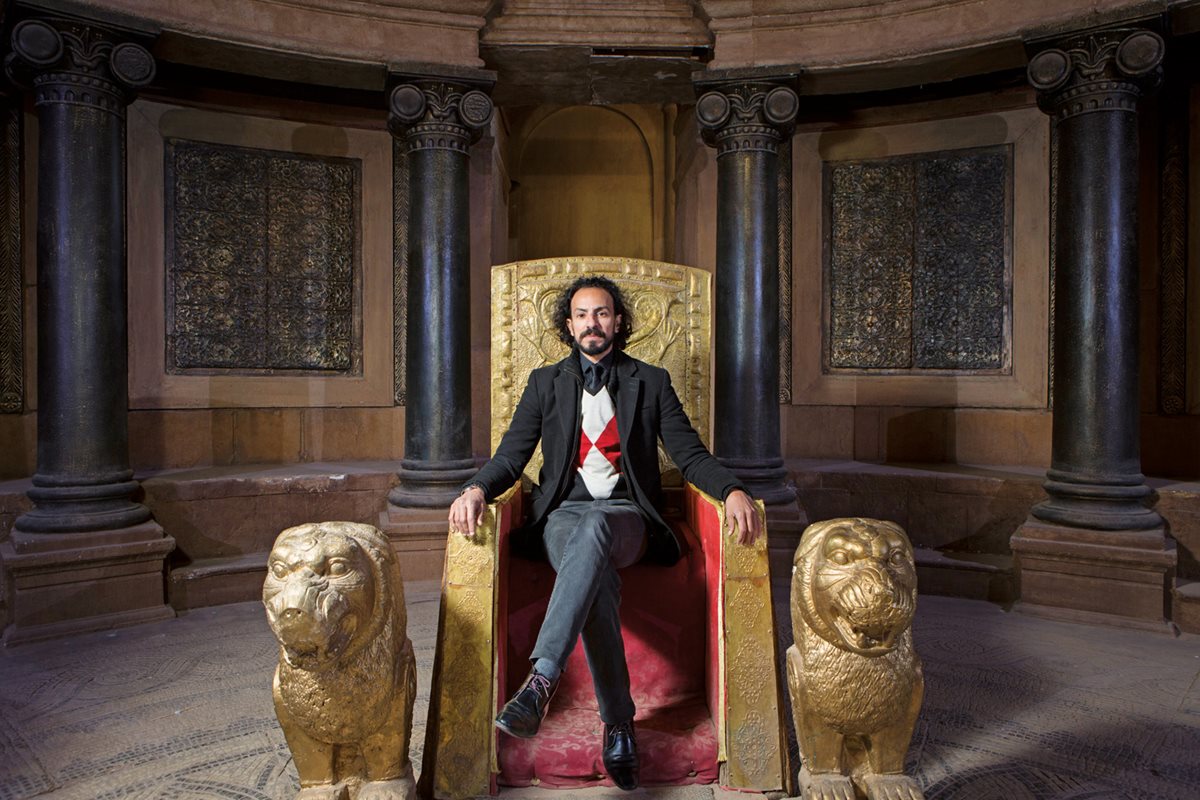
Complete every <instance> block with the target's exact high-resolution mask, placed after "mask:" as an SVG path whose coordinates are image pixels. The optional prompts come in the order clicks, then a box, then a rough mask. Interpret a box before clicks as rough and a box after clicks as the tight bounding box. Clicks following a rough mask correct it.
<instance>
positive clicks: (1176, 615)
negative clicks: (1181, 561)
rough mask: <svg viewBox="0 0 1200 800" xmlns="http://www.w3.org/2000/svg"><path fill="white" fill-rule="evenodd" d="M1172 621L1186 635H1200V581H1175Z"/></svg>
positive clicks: (1182, 579) (1172, 599)
mask: <svg viewBox="0 0 1200 800" xmlns="http://www.w3.org/2000/svg"><path fill="white" fill-rule="evenodd" d="M1171 620H1172V621H1173V622H1174V623H1175V624H1176V625H1178V626H1179V630H1181V631H1183V632H1184V633H1200V581H1194V580H1190V579H1188V578H1176V579H1175V587H1174V588H1173V589H1172V591H1171Z"/></svg>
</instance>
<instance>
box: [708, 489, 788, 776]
mask: <svg viewBox="0 0 1200 800" xmlns="http://www.w3.org/2000/svg"><path fill="white" fill-rule="evenodd" d="M755 506H756V507H757V510H758V518H759V522H761V523H762V526H763V535H762V536H760V537H759V538H758V539H757V541H755V542H754V544H752V545H742V544H738V541H737V536H736V535H735V534H733V533H729V532H727V531H725V504H724V503H722V502H721V501H720V500H717V499H716V498H714V497H711V496H709V495H707V494H705V493H704V492H702V491H700V489H698V488H696V487H695V486H693V485H692V484H688V485H687V487H686V491H685V499H684V513H685V515H686V518H687V521H688V524H689V525H690V526H691V528H692V531H693V532H694V533H695V534H696V538H697V540H698V541H699V542H700V548H701V550H702V551H703V553H704V566H705V574H706V575H707V580H706V599H707V604H708V615H707V618H708V626H709V632H708V634H709V635H708V645H707V647H708V659H707V660H708V664H709V670H708V674H707V676H706V684H707V692H708V704H709V710H710V712H711V713H712V715H713V719H714V721H715V723H716V726H717V746H718V752H717V757H718V759H719V760H720V761H721V762H722V769H721V784H722V785H723V786H727V787H729V788H736V789H752V790H757V791H762V792H766V791H775V790H781V789H783V788H784V787H785V786H786V785H787V775H788V771H789V769H790V767H789V766H788V763H787V761H788V758H787V747H786V744H785V742H784V735H785V734H784V731H785V728H784V722H783V716H782V711H783V705H782V692H781V684H780V681H779V666H778V662H777V659H776V657H775V613H774V607H773V605H772V603H771V575H770V570H769V566H768V560H767V529H766V513H765V510H764V508H763V504H762V501H761V500H756V501H755Z"/></svg>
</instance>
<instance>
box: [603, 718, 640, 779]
mask: <svg viewBox="0 0 1200 800" xmlns="http://www.w3.org/2000/svg"><path fill="white" fill-rule="evenodd" d="M604 769H605V770H607V772H608V777H610V778H612V781H613V783H615V784H616V785H617V787H618V788H620V789H624V790H625V791H627V792H631V791H633V790H634V789H636V788H637V787H638V754H637V739H636V738H635V737H634V735H633V720H630V721H629V722H622V723H620V724H619V725H605V726H604Z"/></svg>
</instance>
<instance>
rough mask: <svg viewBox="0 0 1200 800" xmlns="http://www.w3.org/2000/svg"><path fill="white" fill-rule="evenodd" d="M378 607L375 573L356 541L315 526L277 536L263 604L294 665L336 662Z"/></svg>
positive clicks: (311, 666)
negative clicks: (376, 606)
mask: <svg viewBox="0 0 1200 800" xmlns="http://www.w3.org/2000/svg"><path fill="white" fill-rule="evenodd" d="M375 602H376V572H375V570H374V569H373V568H372V560H371V557H370V555H369V554H368V553H367V552H366V550H365V549H364V548H363V546H362V545H361V544H360V543H359V542H358V541H356V540H355V538H354V537H353V536H351V535H349V534H348V533H347V532H345V531H342V530H339V529H337V528H334V527H333V526H317V525H301V526H299V527H296V528H290V529H288V530H286V531H284V532H283V533H281V534H280V535H279V538H278V539H277V540H276V542H275V547H274V548H273V549H272V550H271V556H270V559H269V560H268V562H267V580H266V582H265V583H264V584H263V604H264V605H265V606H266V607H267V620H268V621H269V623H270V625H271V630H273V631H274V632H275V636H276V638H278V639H279V644H280V646H281V647H282V648H283V654H284V657H285V658H286V659H287V662H288V663H289V664H290V665H292V666H293V667H298V668H300V669H305V670H316V669H320V668H322V667H325V666H327V665H329V664H331V663H333V662H336V661H337V660H338V659H339V658H340V657H341V656H342V655H344V654H345V653H346V652H347V650H348V648H349V647H350V645H351V643H352V642H354V641H355V638H356V634H359V633H360V632H365V631H363V630H362V629H365V628H366V627H367V626H368V625H370V623H371V617H372V613H373V611H374V608H375Z"/></svg>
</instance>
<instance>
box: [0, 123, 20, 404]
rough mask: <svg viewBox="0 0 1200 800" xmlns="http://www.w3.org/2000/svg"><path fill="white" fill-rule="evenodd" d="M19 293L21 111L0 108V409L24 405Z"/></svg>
mask: <svg viewBox="0 0 1200 800" xmlns="http://www.w3.org/2000/svg"><path fill="white" fill-rule="evenodd" d="M22 305H23V303H22V297H21V112H20V110H19V109H17V108H12V107H4V108H3V109H2V110H0V413H6V414H14V413H20V412H21V411H22V410H23V409H24V407H25V403H24V394H25V382H24V370H25V337H24V335H23V331H22V319H23V313H22Z"/></svg>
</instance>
